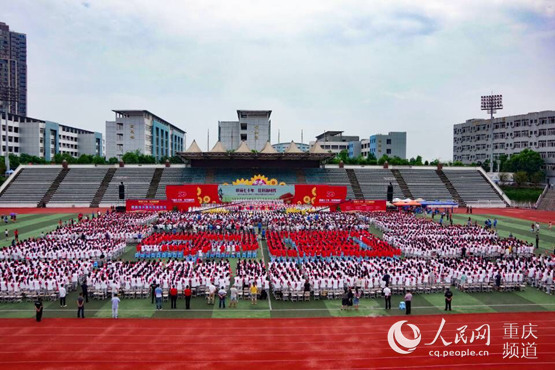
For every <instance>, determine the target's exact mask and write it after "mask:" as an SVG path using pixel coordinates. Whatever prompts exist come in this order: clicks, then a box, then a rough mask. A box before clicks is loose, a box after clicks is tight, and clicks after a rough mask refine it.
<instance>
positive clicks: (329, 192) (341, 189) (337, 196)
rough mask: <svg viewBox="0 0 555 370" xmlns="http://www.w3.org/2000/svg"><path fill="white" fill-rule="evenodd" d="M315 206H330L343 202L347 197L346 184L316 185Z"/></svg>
mask: <svg viewBox="0 0 555 370" xmlns="http://www.w3.org/2000/svg"><path fill="white" fill-rule="evenodd" d="M316 194H317V196H316V202H315V203H314V205H315V206H332V205H335V204H340V203H342V202H345V199H347V187H346V186H331V185H318V189H317V190H316Z"/></svg>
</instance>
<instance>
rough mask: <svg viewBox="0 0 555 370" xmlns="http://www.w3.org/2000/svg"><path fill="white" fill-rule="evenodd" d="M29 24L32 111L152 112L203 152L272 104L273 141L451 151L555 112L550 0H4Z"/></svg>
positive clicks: (68, 118)
mask: <svg viewBox="0 0 555 370" xmlns="http://www.w3.org/2000/svg"><path fill="white" fill-rule="evenodd" d="M0 9H1V12H0V21H3V22H5V23H7V24H8V25H9V26H10V28H11V30H13V31H17V32H22V33H26V34H27V51H28V60H27V66H28V77H29V80H28V115H29V116H31V117H36V118H40V119H48V120H51V121H56V122H59V123H63V124H68V125H75V126H78V127H83V128H86V129H89V130H95V131H102V132H104V130H105V121H106V120H112V119H113V118H114V114H113V113H112V109H146V110H150V111H152V112H153V113H155V114H157V115H159V116H161V117H162V118H164V119H166V120H168V121H170V122H172V123H174V124H176V125H177V126H179V127H181V128H182V129H184V130H186V131H187V133H188V134H187V144H190V143H191V141H192V139H196V140H197V142H198V143H199V145H200V146H201V148H202V149H206V142H207V140H206V137H207V130H208V129H210V145H211V146H212V145H214V143H215V141H216V137H217V122H218V120H234V119H236V117H237V115H236V110H237V109H271V110H272V111H273V113H272V142H273V143H275V142H277V132H278V129H280V131H281V141H290V140H292V139H293V140H295V141H300V136H301V133H300V132H301V129H303V130H304V141H305V142H308V141H310V140H313V138H314V136H315V135H317V134H319V133H322V132H323V131H324V130H344V131H345V133H346V134H351V135H359V136H361V138H363V137H366V138H367V137H369V136H370V135H371V134H374V133H387V132H388V131H407V133H408V148H407V149H408V150H407V155H408V156H409V157H411V156H416V155H418V154H421V155H422V156H423V157H424V158H425V159H430V160H431V159H435V158H440V159H442V160H451V159H452V140H453V137H452V128H453V124H455V123H460V122H463V121H465V120H466V119H469V118H477V117H487V114H486V113H485V112H481V111H480V95H485V94H488V93H490V92H492V91H493V92H494V93H496V94H497V93H499V94H503V98H504V105H505V109H504V110H503V111H501V112H500V114H498V115H512V114H520V113H527V112H532V111H539V110H548V109H555V1H553V0H522V1H520V0H503V1H500V0H490V1H484V0H476V1H475V0H464V1H453V0H451V1H446V0H440V1H430V0H426V1H424V0H420V1H393V0H383V1H352V0H341V1H339V0H337V1H327V0H310V1H308V0H303V1H299V0H296V1H284V0H280V1H261V0H253V1H232V0H226V1H209V0H198V1H187V0H176V1H162V0H159V1H154V0H138V1H132V0H131V1H130V0H87V1H74V0H0Z"/></svg>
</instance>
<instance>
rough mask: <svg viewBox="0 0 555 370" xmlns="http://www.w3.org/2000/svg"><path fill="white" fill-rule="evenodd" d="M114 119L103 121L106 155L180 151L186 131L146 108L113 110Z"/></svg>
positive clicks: (157, 155)
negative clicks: (104, 125) (104, 122)
mask: <svg viewBox="0 0 555 370" xmlns="http://www.w3.org/2000/svg"><path fill="white" fill-rule="evenodd" d="M114 113H115V114H116V119H115V121H106V157H107V158H112V157H116V158H118V159H121V158H122V157H123V155H124V154H125V153H127V152H134V151H137V150H138V151H139V152H140V153H143V154H146V155H152V156H153V157H155V158H156V159H157V160H159V159H160V158H161V157H173V156H175V155H176V154H177V152H182V151H183V150H184V149H183V148H184V145H185V134H186V132H185V131H183V130H181V129H180V128H178V127H176V126H174V125H173V124H171V123H169V122H167V121H166V120H164V119H162V118H160V117H158V116H156V115H155V114H152V113H151V112H149V111H146V110H114Z"/></svg>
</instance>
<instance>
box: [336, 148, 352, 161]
mask: <svg viewBox="0 0 555 370" xmlns="http://www.w3.org/2000/svg"><path fill="white" fill-rule="evenodd" d="M337 157H338V158H339V160H341V161H343V163H347V160H348V159H349V152H347V150H345V149H343V150H342V151H340V152H339V154H338V155H337Z"/></svg>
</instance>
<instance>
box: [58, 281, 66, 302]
mask: <svg viewBox="0 0 555 370" xmlns="http://www.w3.org/2000/svg"><path fill="white" fill-rule="evenodd" d="M59 294H60V307H67V304H66V294H67V292H66V288H65V287H64V286H63V285H62V286H60V289H59Z"/></svg>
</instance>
